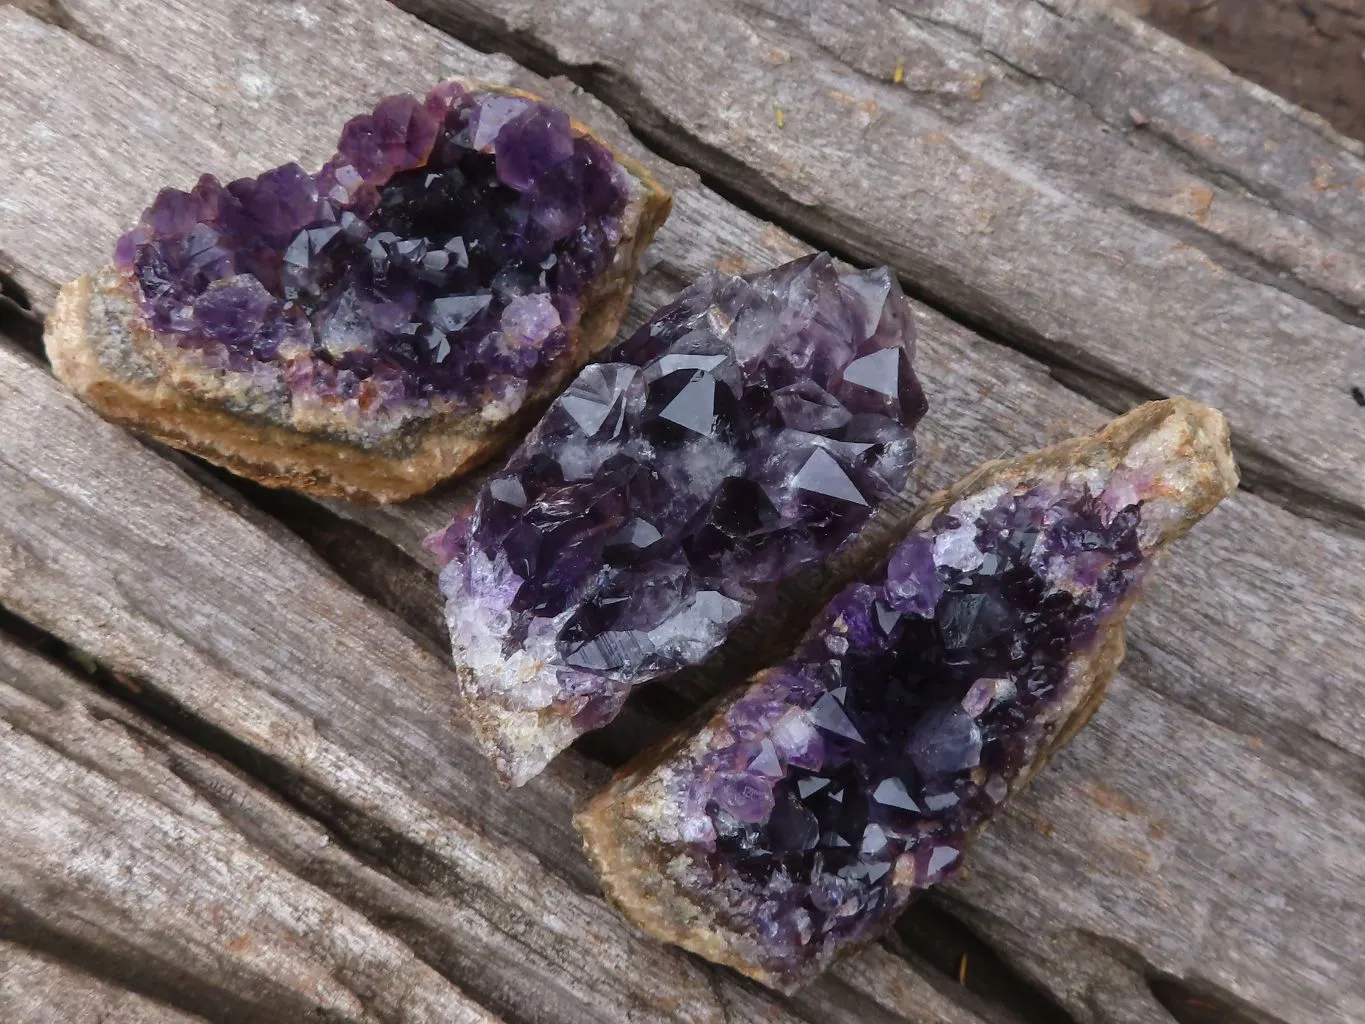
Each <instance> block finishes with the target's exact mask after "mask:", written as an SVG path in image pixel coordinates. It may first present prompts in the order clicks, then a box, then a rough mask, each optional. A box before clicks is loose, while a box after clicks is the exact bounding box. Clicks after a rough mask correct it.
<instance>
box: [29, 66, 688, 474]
mask: <svg viewBox="0 0 1365 1024" xmlns="http://www.w3.org/2000/svg"><path fill="white" fill-rule="evenodd" d="M666 204H667V201H666V197H665V196H664V195H663V193H662V192H661V191H660V190H659V189H658V188H657V186H655V185H654V184H653V183H652V181H651V180H650V179H649V178H648V175H647V174H645V173H644V172H643V171H641V170H640V169H639V168H636V167H633V166H632V167H630V168H628V167H627V162H625V161H624V160H623V159H622V158H618V157H617V156H616V155H614V154H613V153H612V151H611V150H610V149H608V148H607V147H606V146H605V145H604V144H603V143H601V142H599V141H598V140H597V139H596V138H594V137H593V136H592V135H590V134H588V133H587V131H586V129H584V128H583V127H582V126H581V125H575V124H574V123H572V122H571V121H570V119H569V117H568V115H566V114H565V113H563V112H562V111H560V110H557V109H555V108H553V107H551V106H548V105H546V104H545V103H543V102H541V101H539V100H537V99H535V98H534V97H531V96H527V95H524V94H519V93H513V92H508V91H502V90H491V89H488V88H480V87H472V86H467V85H465V84H462V83H458V82H448V83H446V84H444V85H442V86H439V87H438V88H436V89H435V90H433V91H432V93H431V94H430V95H428V96H427V97H425V98H424V99H419V98H416V97H413V96H407V95H401V96H393V97H389V98H388V99H385V100H383V101H381V102H380V103H379V105H378V106H377V107H376V108H375V109H374V111H373V112H372V113H370V114H366V115H363V116H360V117H357V118H355V119H354V120H352V121H351V122H350V123H349V124H347V125H346V127H345V128H344V130H343V131H342V133H341V138H340V141H339V143H338V148H337V153H336V155H335V156H334V157H333V158H332V159H331V160H330V161H329V162H328V163H327V164H326V165H325V166H324V167H323V168H322V169H321V171H319V172H318V173H316V174H309V173H307V172H306V171H305V170H304V169H303V168H302V167H300V166H298V165H297V164H287V165H285V166H283V167H279V168H276V169H274V170H271V171H268V172H266V173H265V174H262V175H260V176H259V177H257V178H251V179H242V180H238V181H233V182H230V183H227V184H223V183H221V182H220V181H219V180H218V179H217V178H215V177H213V176H212V175H205V176H204V177H203V178H201V179H200V181H199V183H198V184H197V185H196V186H195V187H194V188H193V189H192V190H191V191H189V192H182V191H179V190H176V189H166V190H164V191H163V192H161V193H160V194H159V195H158V196H157V197H156V199H155V201H154V202H153V203H152V205H151V206H150V207H149V208H148V209H147V211H146V212H145V213H144V214H143V217H142V219H141V221H140V222H139V224H138V225H137V226H136V227H135V228H134V229H133V230H132V231H130V232H129V233H128V234H127V235H125V236H124V237H123V238H122V239H121V240H120V241H119V243H118V246H117V249H116V251H115V257H114V263H113V266H112V267H110V268H108V269H107V270H106V271H105V272H103V273H102V274H101V275H100V277H99V278H98V280H96V281H95V282H94V283H93V284H92V283H90V282H85V284H84V287H83V288H76V287H74V286H73V288H72V289H71V290H70V291H71V294H70V295H68V297H67V303H66V305H67V307H72V306H79V307H80V308H79V309H77V310H73V311H72V312H71V313H69V314H68V315H67V316H66V320H65V321H60V320H59V324H60V323H63V322H69V321H71V320H72V319H73V317H74V318H75V319H76V320H78V321H79V326H84V327H87V328H88V327H89V325H90V324H92V323H93V324H94V325H95V326H96V329H98V328H99V327H100V326H101V325H104V331H103V334H102V336H101V337H100V338H99V339H95V340H91V339H89V338H79V339H74V340H73V339H69V338H63V337H60V336H58V337H57V338H56V344H55V351H54V352H53V357H54V364H55V365H56V366H57V368H58V371H59V372H62V371H63V370H64V369H69V370H71V373H70V377H71V378H73V383H75V384H76V385H77V386H78V389H80V390H83V391H84V392H85V393H86V395H87V398H90V399H91V400H92V403H93V404H96V405H97V407H98V406H99V405H100V402H99V401H98V399H99V398H100V393H99V388H98V387H92V386H90V385H91V384H92V383H99V382H98V381H94V382H92V381H91V380H89V379H88V378H90V377H91V376H92V374H91V372H90V371H89V369H88V368H86V367H83V366H82V362H83V360H82V359H81V358H80V357H81V356H87V357H88V355H89V354H90V353H91V352H92V351H94V352H96V353H97V354H103V355H108V356H110V358H106V359H104V360H99V359H96V362H102V363H103V365H102V367H101V369H102V370H103V371H104V374H105V376H106V377H112V378H115V379H118V378H120V377H121V378H122V382H123V383H127V382H129V381H132V382H133V385H135V384H136V383H137V381H138V379H139V378H145V377H146V376H148V375H151V376H155V377H157V378H159V379H160V381H162V382H163V383H168V384H170V385H171V386H172V387H174V388H176V389H179V390H180V391H181V392H182V393H183V398H184V400H185V401H186V402H192V401H193V400H195V399H198V400H199V401H201V402H204V403H206V404H209V405H212V406H213V412H216V413H217V414H219V416H221V415H222V414H223V413H227V414H230V415H234V416H238V417H242V418H246V419H251V420H255V421H256V422H257V424H258V425H259V426H260V427H263V428H267V429H269V428H275V429H276V430H279V429H281V428H283V429H285V430H290V431H293V432H295V433H297V434H301V435H305V436H306V435H311V438H308V437H305V438H304V439H299V438H295V440H296V441H299V442H300V443H302V441H303V440H307V439H311V440H313V441H314V442H315V443H316V444H317V445H319V446H324V447H325V446H326V445H327V444H328V443H331V444H333V445H349V446H350V447H351V449H352V452H351V453H350V458H349V459H348V458H346V457H345V453H342V454H339V455H337V456H336V457H335V458H334V459H333V460H332V462H333V463H334V464H333V465H331V466H329V467H325V468H326V469H330V472H331V476H333V477H335V478H336V479H335V480H334V481H333V484H334V485H333V486H331V487H330V488H327V487H320V488H319V487H314V488H313V489H321V490H324V491H327V492H338V491H340V492H345V491H346V490H347V489H348V486H349V489H350V490H352V491H356V492H362V493H363V492H365V491H366V490H367V488H366V485H365V482H364V480H363V477H364V470H366V469H369V470H370V471H371V473H372V475H373V472H374V471H375V469H376V467H375V466H373V465H370V466H366V465H365V462H366V460H367V459H368V460H369V461H370V462H371V463H373V462H375V460H382V459H385V458H387V459H388V460H390V461H391V462H394V463H401V462H402V461H403V460H404V459H406V458H415V460H416V462H417V463H418V464H419V465H417V467H416V469H415V471H414V472H410V473H409V474H408V476H409V477H410V478H411V481H410V482H407V481H405V479H404V467H403V466H402V465H395V466H393V467H390V468H391V472H390V473H389V474H388V475H389V476H390V477H391V478H392V479H391V480H390V481H388V483H389V488H388V489H389V490H390V491H403V492H407V493H412V492H414V491H415V490H417V489H421V488H422V486H423V485H425V486H430V484H431V483H434V482H436V480H437V479H439V478H440V477H441V476H444V475H449V473H451V472H455V471H457V470H458V469H460V468H463V466H464V465H466V464H468V463H469V462H472V461H473V460H474V459H475V458H477V457H479V456H480V455H481V454H483V453H484V452H486V451H487V450H488V448H489V447H491V444H492V443H493V442H494V441H495V440H496V439H497V438H499V437H501V436H502V435H503V434H504V433H505V432H506V430H507V428H508V427H509V426H510V425H511V423H512V421H513V418H514V417H515V415H516V414H517V413H518V412H519V411H521V410H522V409H523V408H525V407H527V405H528V404H533V403H534V400H535V399H536V398H537V397H538V396H543V395H546V394H548V393H550V392H552V390H553V389H554V388H555V387H556V386H557V385H558V384H559V383H560V382H562V380H563V379H564V378H565V377H566V376H567V375H568V374H569V373H571V372H572V371H573V370H574V369H576V368H577V366H579V365H581V364H582V362H583V361H584V360H585V359H586V357H587V355H588V354H589V352H590V350H591V349H593V348H597V347H600V346H601V345H602V344H605V343H606V342H607V341H609V340H610V337H611V333H612V332H614V329H615V327H616V325H617V323H618V322H619V318H620V314H621V312H622V310H623V308H624V302H625V298H626V293H627V292H628V289H629V284H630V279H631V276H632V274H633V270H634V264H635V258H636V255H637V254H638V252H639V250H640V249H642V248H643V245H644V243H645V242H646V241H647V238H648V236H649V235H650V234H651V233H652V231H653V228H654V226H655V225H656V224H657V222H658V221H660V220H661V219H662V216H663V213H664V210H665V209H666ZM78 284H79V283H78ZM110 320H113V321H115V322H116V325H117V328H118V329H117V330H115V329H114V328H111V327H109V326H107V325H108V322H109V321H110ZM54 334H58V335H60V332H54ZM110 334H120V335H123V336H126V338H125V343H126V344H127V345H131V346H132V347H133V348H134V349H135V350H136V351H135V352H132V353H119V352H112V353H111V352H105V353H99V352H98V350H99V349H100V348H101V347H103V348H104V349H106V350H107V349H109V348H110V346H109V345H107V344H105V345H103V346H101V345H100V343H99V342H101V341H107V336H108V335H110ZM81 342H84V345H81V344H80V343H81ZM63 343H65V344H63ZM49 345H50V347H52V346H53V340H52V339H50V340H49ZM84 361H85V362H88V361H89V359H88V358H86V359H85V360H84ZM134 364H136V365H134ZM83 370H84V371H85V372H82V371H83ZM63 376H68V374H66V373H63ZM82 384H84V385H86V386H85V387H81V385H82ZM147 401H148V402H150V403H151V404H156V399H155V397H148V398H147ZM129 404H131V403H129V402H122V403H120V402H117V401H114V402H108V403H106V405H108V406H110V407H109V408H107V409H104V410H102V411H106V412H107V413H109V414H111V415H113V416H114V417H115V418H126V417H121V414H126V413H127V411H128V410H127V409H126V408H124V407H125V406H127V405H129ZM175 412H180V413H182V414H181V415H175V414H174V413H175ZM183 413H184V410H183V409H182V410H172V411H171V412H170V413H168V414H167V415H166V416H164V417H162V418H161V420H160V421H159V422H158V420H157V417H156V416H155V415H154V411H149V412H148V413H147V415H145V416H144V417H143V420H144V422H139V423H137V424H136V425H138V426H141V427H143V428H144V429H147V430H149V432H151V433H154V434H158V435H159V436H164V437H166V439H168V440H171V441H172V442H173V443H175V442H182V443H185V444H186V446H187V447H193V448H197V449H199V450H204V449H207V451H206V454H209V457H211V458H212V457H213V449H214V448H215V447H217V448H220V449H224V450H222V451H221V452H219V456H220V457H219V461H222V462H225V463H227V464H229V465H232V466H233V468H238V469H241V468H242V465H241V464H242V463H248V464H250V463H253V462H255V463H258V464H259V465H258V472H257V473H256V474H254V475H256V476H258V477H266V478H270V477H272V476H276V477H285V478H290V477H292V479H285V480H284V481H282V482H288V483H295V484H302V485H304V486H307V485H308V482H309V480H308V478H309V476H310V467H309V463H308V460H307V458H304V457H300V458H298V459H297V460H296V461H297V462H298V465H297V466H295V467H294V469H293V472H292V473H291V471H290V468H289V466H288V459H287V456H288V455H289V454H290V453H289V452H288V451H287V450H286V451H285V452H283V453H281V457H280V458H279V459H278V460H277V461H278V463H279V464H278V465H271V463H270V459H269V452H268V450H267V451H265V452H262V451H260V450H244V448H245V447H246V445H245V443H244V442H241V439H236V440H238V441H239V442H241V443H238V444H236V445H234V444H233V443H232V439H228V440H225V439H224V438H223V437H222V433H223V431H222V430H221V429H219V424H218V422H217V421H216V419H214V418H213V417H212V416H210V417H208V419H210V420H213V422H205V421H204V420H203V419H201V422H200V423H199V428H200V432H201V433H203V434H206V435H207V436H206V437H205V438H204V439H203V440H201V441H198V442H197V443H196V440H195V436H194V434H195V431H194V429H193V425H192V424H189V423H188V421H189V420H190V419H192V417H190V416H187V415H184V414H183ZM443 430H445V431H449V430H453V431H454V433H455V435H456V436H455V437H454V438H453V439H452V438H450V437H446V438H442V437H441V436H440V435H441V434H442V431H443ZM284 447H285V448H286V449H287V448H288V445H284ZM256 448H258V449H259V448H260V446H259V445H257V446H256ZM267 449H268V445H267ZM433 449H439V450H433ZM300 454H302V453H300ZM313 454H314V455H316V454H317V453H316V452H314V453H313ZM334 454H335V453H334ZM315 461H316V460H315ZM320 461H322V462H324V463H325V462H326V460H325V459H324V460H320ZM380 468H382V467H380ZM407 468H409V469H411V468H412V467H407ZM312 475H313V476H315V477H323V478H325V477H326V476H327V473H326V472H322V473H316V472H315V473H313V474H312ZM351 476H356V477H357V478H358V479H356V480H352V479H350V477H351ZM267 482H280V481H276V480H274V479H267ZM378 496H379V497H395V496H403V495H402V494H389V493H381V494H380V495H378Z"/></svg>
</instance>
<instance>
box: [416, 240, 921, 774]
mask: <svg viewBox="0 0 1365 1024" xmlns="http://www.w3.org/2000/svg"><path fill="white" fill-rule="evenodd" d="M913 355H914V334H913V324H912V320H911V314H910V311H909V309H908V307H907V306H906V304H905V300H904V298H903V296H902V295H901V292H900V288H899V286H898V285H897V283H896V280H895V277H894V276H893V275H892V274H891V273H890V272H889V271H888V270H886V269H885V268H883V269H880V270H871V271H862V272H850V273H844V274H841V273H840V272H839V271H838V270H837V269H836V267H835V266H834V264H833V262H832V261H831V260H830V258H829V257H828V256H827V255H824V254H819V255H815V256H810V257H807V258H805V259H801V260H798V261H796V262H794V263H789V264H787V265H785V266H783V267H779V268H778V269H776V270H773V271H770V272H768V273H764V274H758V275H755V276H752V277H747V278H745V277H733V276H729V275H724V274H718V273H717V274H711V275H710V276H708V277H706V278H704V279H702V280H701V281H699V282H697V283H696V284H694V285H693V286H692V287H690V288H688V289H687V290H686V291H684V292H683V293H682V294H681V295H680V296H679V297H678V299H677V300H676V301H675V302H673V303H672V304H671V305H669V306H666V307H665V308H663V309H662V310H660V311H659V313H658V314H657V315H656V316H655V317H654V319H653V320H652V321H650V322H649V323H648V324H646V325H645V326H643V327H641V328H640V330H639V331H638V332H636V333H635V335H634V336H633V337H631V338H630V339H629V340H627V341H625V342H623V343H622V344H621V345H619V346H618V347H616V348H615V349H613V350H611V351H610V352H608V353H607V354H606V356H605V357H604V358H605V361H604V362H602V363H599V364H596V365H593V366H589V367H587V368H586V369H584V370H583V371H582V373H580V374H579V376H578V379H577V380H575V381H574V382H573V384H572V385H571V386H570V387H569V388H568V390H567V391H565V393H564V394H563V395H562V396H560V398H559V399H558V400H557V401H556V402H555V403H554V404H553V405H552V406H551V408H550V409H549V411H548V412H547V413H546V415H545V417H544V418H543V419H542V420H541V422H540V424H539V425H538V426H537V427H536V429H535V430H534V431H533V432H532V433H531V435H530V436H529V437H528V438H527V439H526V441H525V442H524V443H523V444H522V446H521V447H520V448H519V449H518V450H517V452H516V453H515V454H514V455H513V456H512V458H511V460H510V461H509V462H508V463H507V465H506V466H505V467H504V468H503V469H502V471H500V472H499V473H497V474H496V475H495V476H494V477H492V479H491V480H490V481H489V482H488V484H487V485H486V486H485V487H484V488H483V490H482V492H481V493H480V495H479V497H478V500H477V503H476V504H475V506H474V509H473V512H472V514H471V515H470V516H469V517H467V518H465V517H461V518H458V519H457V520H456V521H455V522H454V524H452V526H451V528H450V529H449V530H447V531H446V532H445V533H444V535H441V536H438V537H437V538H435V539H434V541H433V547H434V549H435V550H437V551H438V552H439V553H440V555H441V557H442V558H443V559H444V560H446V561H448V563H449V564H447V565H446V566H445V568H444V571H443V572H442V573H441V586H442V589H443V590H444V592H445V594H446V597H447V598H448V605H447V613H446V614H447V619H448V622H449V625H450V634H451V638H452V641H453V644H454V650H455V659H456V661H457V663H459V664H460V665H461V666H463V668H464V670H465V671H464V672H463V674H462V692H463V699H464V704H465V714H466V717H467V718H468V719H469V720H470V721H471V722H472V723H473V725H474V727H475V730H476V732H477V733H478V735H479V737H480V739H481V740H482V742H483V743H484V746H485V748H486V750H487V751H488V753H489V755H490V756H491V757H492V758H493V759H494V762H495V764H496V765H497V767H498V769H499V771H500V772H501V773H502V774H503V775H504V777H505V778H507V779H509V780H510V781H511V782H513V783H514V784H517V785H520V784H521V783H522V782H524V781H525V780H526V779H528V778H530V777H531V776H533V775H535V774H536V773H538V772H539V771H540V770H541V769H542V768H543V767H544V766H545V765H546V764H547V763H548V762H549V760H550V759H551V758H552V757H553V756H554V755H555V754H556V753H558V752H559V751H560V750H562V749H563V748H564V747H566V746H567V745H568V744H569V743H570V742H572V740H573V739H574V738H575V737H577V736H579V735H580V734H582V733H583V732H586V731H587V730H589V729H594V728H597V727H598V726H601V725H603V724H605V723H606V722H608V721H610V720H611V719H612V718H613V717H614V716H615V715H616V713H617V712H618V711H619V710H620V708H621V705H622V703H623V701H624V700H625V697H626V695H627V693H628V692H629V690H630V689H631V687H633V686H635V685H637V684H639V683H641V682H644V681H646V680H650V679H654V678H656V677H658V676H660V675H663V674H666V673H670V672H674V671H676V670H678V669H680V668H683V667H684V666H688V665H694V664H697V663H698V662H700V661H702V660H703V659H705V658H706V657H707V656H708V655H710V654H711V653H712V652H713V651H715V650H716V648H717V647H718V646H719V645H721V644H722V642H723V641H724V640H725V639H726V638H727V636H728V635H729V634H730V633H731V632H732V631H733V630H734V629H735V628H736V626H737V624H738V623H739V622H740V621H741V620H742V619H743V618H744V617H745V616H746V615H747V614H748V613H749V612H750V611H752V610H753V609H755V608H758V607H761V606H765V605H767V604H770V603H771V602H772V601H773V599H774V598H775V596H776V595H777V593H778V591H779V589H780V588H781V587H782V586H783V584H784V582H786V581H790V580H791V579H792V578H793V577H794V576H795V575H796V574H798V573H800V572H801V571H803V570H810V569H813V568H815V567H818V566H821V565H822V564H824V563H826V562H827V560H829V559H830V558H831V556H834V555H835V554H836V553H838V552H840V551H841V550H842V549H844V548H845V547H846V546H847V545H848V544H849V542H850V541H851V539H853V538H854V537H856V536H857V535H858V533H859V531H860V530H861V529H862V528H863V526H864V524H866V523H867V522H868V520H869V517H870V516H871V515H872V514H873V512H874V510H875V509H877V508H878V506H879V505H881V504H882V503H883V502H884V501H885V499H887V498H889V497H891V496H892V495H895V494H897V493H898V492H900V491H901V490H902V488H904V486H905V484H906V480H907V477H908V474H909V471H910V467H911V464H912V462H913V460H914V454H915V444H914V439H913V436H912V430H913V428H914V426H915V424H916V423H917V422H918V420H919V419H920V417H921V416H922V415H923V413H924V408H925V402H924V396H923V392H922V391H921V389H920V386H919V382H918V381H917V379H916V377H915V374H914V371H913V369H912V368H911V361H912V358H913ZM845 578H847V576H845ZM811 610H813V609H811ZM804 624H805V623H804V621H803V622H801V623H799V624H798V628H800V627H801V626H804Z"/></svg>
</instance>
